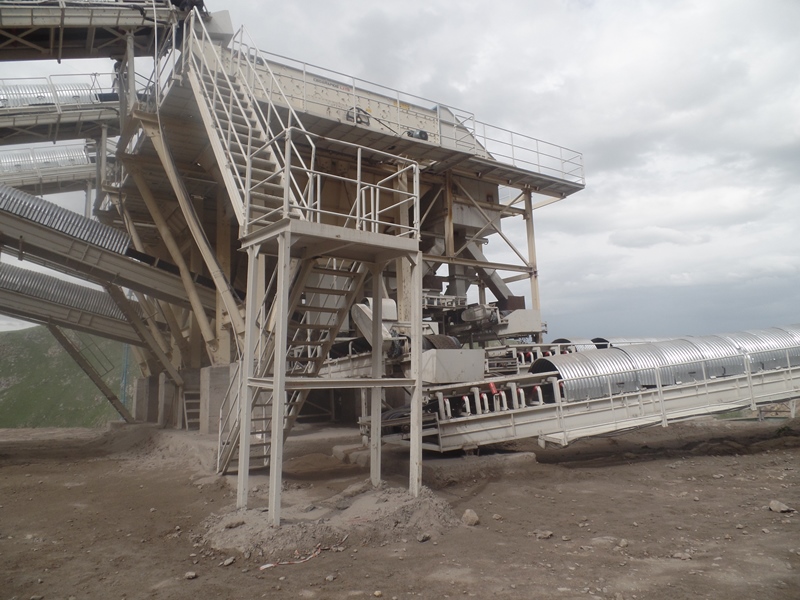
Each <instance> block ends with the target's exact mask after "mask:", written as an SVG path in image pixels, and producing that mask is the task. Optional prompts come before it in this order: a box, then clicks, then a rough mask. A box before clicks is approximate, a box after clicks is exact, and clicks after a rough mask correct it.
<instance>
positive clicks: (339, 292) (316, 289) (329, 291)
mask: <svg viewBox="0 0 800 600" xmlns="http://www.w3.org/2000/svg"><path fill="white" fill-rule="evenodd" d="M304 289H305V292H306V294H323V295H325V294H327V295H329V296H346V295H347V294H349V293H350V290H338V289H336V288H319V287H306V288H304Z"/></svg>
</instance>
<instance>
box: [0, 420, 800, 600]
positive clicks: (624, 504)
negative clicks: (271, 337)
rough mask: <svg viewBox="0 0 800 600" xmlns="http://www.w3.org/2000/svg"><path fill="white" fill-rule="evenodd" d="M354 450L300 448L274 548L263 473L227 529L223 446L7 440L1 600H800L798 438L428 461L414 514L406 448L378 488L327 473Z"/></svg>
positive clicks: (130, 436) (506, 452) (0, 467)
mask: <svg viewBox="0 0 800 600" xmlns="http://www.w3.org/2000/svg"><path fill="white" fill-rule="evenodd" d="M357 441H358V436H357V433H356V432H354V431H350V430H345V429H337V428H328V429H312V428H306V429H303V428H301V430H300V435H299V436H297V437H296V438H294V439H290V440H289V442H288V444H287V448H286V455H287V459H286V463H285V465H286V468H285V477H284V488H285V489H284V494H283V495H284V512H283V516H284V523H285V527H282V528H280V529H277V530H276V529H274V528H271V527H270V526H269V520H268V517H269V513H268V512H264V508H265V507H266V504H267V493H268V483H267V478H266V476H264V475H258V476H255V477H253V478H252V483H253V486H252V487H253V490H252V494H251V497H250V503H249V504H250V509H249V510H247V511H244V512H240V511H236V510H235V508H234V501H235V497H234V493H233V491H232V487H231V486H232V485H235V478H234V477H226V478H220V477H217V476H216V475H215V474H214V473H213V447H214V443H215V438H214V436H211V437H207V438H203V437H201V436H198V435H197V434H196V433H188V434H187V433H184V432H168V431H161V430H157V429H154V428H152V427H147V426H133V427H124V428H121V429H119V428H115V429H111V430H109V431H106V432H96V431H94V432H90V431H84V430H78V431H75V430H69V431H67V430H51V431H46V432H41V431H37V432H22V431H20V430H16V431H13V432H6V431H0V563H1V564H2V565H3V567H2V569H0V600H5V599H10V598H14V597H16V598H18V599H27V598H33V597H37V598H42V599H51V598H52V599H65V600H66V599H67V598H70V597H74V598H76V599H80V598H170V599H172V598H176V599H179V600H181V599H186V600H188V599H192V600H196V599H197V598H215V599H216V598H236V599H240V598H320V599H322V598H326V599H327V598H358V597H362V598H366V597H383V598H411V597H417V598H446V597H455V596H459V597H461V596H463V597H474V598H494V597H497V598H518V599H530V598H547V599H548V600H551V599H556V600H559V599H562V598H563V599H573V598H586V597H596V598H607V599H613V600H619V599H622V600H630V599H632V598H633V599H637V600H645V599H647V600H650V599H653V600H675V599H681V598H709V599H712V600H715V599H719V598H723V599H725V600H739V599H742V600H744V599H751V598H752V599H758V600H770V599H774V600H797V598H800V517H798V516H797V513H796V512H794V510H793V509H796V508H800V464H799V462H800V461H798V459H799V458H800V425H798V423H797V421H795V422H791V423H790V422H787V421H785V420H784V421H774V422H765V423H757V422H733V421H720V420H713V419H706V420H702V421H692V422H687V423H682V424H678V425H674V426H670V427H669V428H666V429H662V428H660V427H656V428H651V429H647V430H641V431H636V432H631V433H627V434H625V435H621V436H618V437H609V438H602V439H596V440H588V441H584V442H580V443H577V444H575V445H573V446H570V447H568V448H566V449H546V450H541V449H539V448H538V446H537V445H536V443H535V441H534V440H529V441H521V442H516V443H514V444H507V445H504V446H502V447H500V448H496V449H495V451H494V452H493V453H489V452H488V451H485V450H484V451H482V452H481V455H479V456H454V457H437V456H426V462H425V481H426V483H427V484H428V485H429V486H430V487H431V489H432V491H426V492H425V493H424V494H423V495H422V497H421V498H411V497H410V496H409V495H408V494H407V493H406V492H405V486H406V485H407V482H406V475H405V469H406V468H407V467H406V457H405V451H403V450H400V449H387V450H386V452H385V453H384V461H385V464H386V472H387V473H388V475H387V477H386V479H387V481H386V483H385V484H384V485H383V486H382V487H381V488H379V489H372V488H371V486H369V485H368V484H367V483H366V481H367V478H368V471H367V470H366V469H365V468H363V467H358V466H356V465H343V464H341V463H340V462H339V461H337V460H336V459H333V458H332V457H331V448H332V446H333V445H336V444H341V443H353V442H357ZM533 454H535V455H536V459H535V460H534V458H533ZM465 513H466V515H465ZM462 515H465V516H466V517H467V520H468V521H469V519H470V518H472V519H473V520H472V521H470V522H473V523H474V519H477V520H478V523H477V524H474V525H471V526H470V525H466V524H464V523H463V522H462ZM262 566H266V568H265V569H261V568H260V567H262Z"/></svg>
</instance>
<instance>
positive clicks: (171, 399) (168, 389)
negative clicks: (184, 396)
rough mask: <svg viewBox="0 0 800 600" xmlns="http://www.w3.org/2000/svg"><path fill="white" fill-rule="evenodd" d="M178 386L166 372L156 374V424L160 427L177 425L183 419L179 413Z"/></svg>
mask: <svg viewBox="0 0 800 600" xmlns="http://www.w3.org/2000/svg"><path fill="white" fill-rule="evenodd" d="M179 407H180V402H179V398H178V388H177V386H176V385H175V382H174V381H172V380H171V379H169V377H168V376H167V374H166V373H164V372H162V373H160V374H159V376H158V424H159V426H161V427H170V428H172V427H179V426H180V424H181V422H182V421H183V419H182V418H181V416H180V413H179Z"/></svg>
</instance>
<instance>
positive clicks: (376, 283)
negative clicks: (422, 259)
mask: <svg viewBox="0 0 800 600" xmlns="http://www.w3.org/2000/svg"><path fill="white" fill-rule="evenodd" d="M370 270H371V271H372V378H373V379H376V380H377V379H380V378H381V377H382V376H383V296H382V292H383V289H382V288H383V286H382V285H381V283H382V282H381V273H382V271H383V265H380V264H376V265H372V267H371V269H370ZM370 394H371V405H370V437H369V473H370V480H371V481H372V485H374V486H375V487H377V486H379V485H380V483H381V405H382V402H381V400H382V396H383V388H382V387H378V386H376V387H373V388H371V389H370Z"/></svg>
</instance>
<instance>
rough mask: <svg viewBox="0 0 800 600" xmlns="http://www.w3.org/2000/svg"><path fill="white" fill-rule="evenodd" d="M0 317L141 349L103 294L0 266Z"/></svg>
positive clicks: (122, 319)
mask: <svg viewBox="0 0 800 600" xmlns="http://www.w3.org/2000/svg"><path fill="white" fill-rule="evenodd" d="M0 313H3V314H6V315H9V316H12V317H17V318H20V319H23V320H25V321H30V322H32V323H39V324H48V323H49V324H52V325H58V326H59V327H65V328H67V329H75V330H77V331H84V332H86V333H91V334H93V335H98V336H100V337H104V338H109V339H112V340H117V341H120V342H124V343H128V344H135V345H139V346H141V345H143V342H142V341H141V339H140V338H139V336H138V335H137V334H136V332H135V331H134V329H133V327H131V325H130V324H129V323H128V322H127V321H126V320H125V317H124V316H123V314H122V312H121V311H120V310H119V308H117V305H116V304H114V301H113V300H112V299H111V297H110V296H109V295H108V294H107V293H106V292H105V291H104V290H96V289H91V288H88V287H85V286H82V285H78V284H75V283H71V282H68V281H64V280H63V279H58V278H57V277H53V276H52V275H47V274H45V273H39V272H37V271H31V270H29V269H23V268H20V267H17V266H14V265H10V264H7V263H0Z"/></svg>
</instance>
